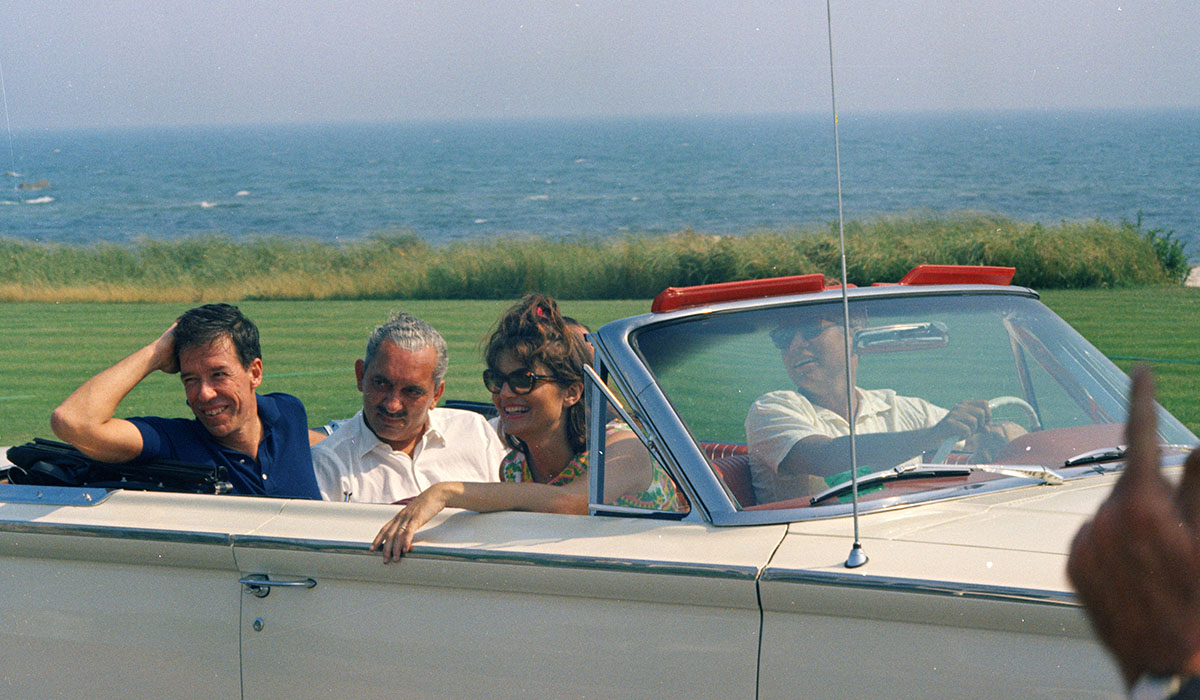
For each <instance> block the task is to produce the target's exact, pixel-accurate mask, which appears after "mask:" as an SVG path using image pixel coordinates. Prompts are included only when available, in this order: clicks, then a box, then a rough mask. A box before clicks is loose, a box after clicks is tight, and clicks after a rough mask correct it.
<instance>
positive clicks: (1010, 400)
mask: <svg viewBox="0 0 1200 700" xmlns="http://www.w3.org/2000/svg"><path fill="white" fill-rule="evenodd" d="M987 404H988V411H989V412H993V411H995V410H996V409H997V408H1003V407H1006V406H1016V407H1017V408H1018V409H1020V411H1021V413H1024V414H1025V418H1026V419H1027V421H1028V423H1027V424H1026V425H1025V428H1026V429H1027V430H1028V431H1029V432H1031V433H1032V432H1035V431H1038V430H1041V429H1042V423H1041V421H1039V420H1038V417H1037V411H1035V410H1033V406H1030V405H1029V402H1028V401H1026V400H1025V399H1023V398H1021V397H1019V396H997V397H995V398H993V399H988V402H987ZM960 440H961V438H956V437H951V438H946V439H945V440H944V441H943V442H942V444H941V445H938V448H937V452H935V453H934V455H933V458H932V459H931V460H930V462H931V463H933V464H945V463H946V458H947V457H949V456H950V452H951V450H953V449H954V446H955V445H957V444H958V443H959V442H960Z"/></svg>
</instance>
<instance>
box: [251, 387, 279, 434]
mask: <svg viewBox="0 0 1200 700" xmlns="http://www.w3.org/2000/svg"><path fill="white" fill-rule="evenodd" d="M254 399H255V401H254V403H255V405H256V406H258V419H259V420H260V421H262V424H263V426H264V427H274V426H275V424H276V423H278V422H279V419H280V417H282V415H283V414H282V413H280V412H279V407H278V406H277V405H275V402H274V401H266V400H264V399H263V397H262V396H260V395H259V394H257V393H256V394H255V395H254Z"/></svg>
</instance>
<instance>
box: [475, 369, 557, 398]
mask: <svg viewBox="0 0 1200 700" xmlns="http://www.w3.org/2000/svg"><path fill="white" fill-rule="evenodd" d="M545 379H555V377H553V376H551V375H549V374H534V373H533V372H530V371H529V370H527V369H519V370H516V371H515V372H510V373H508V374H505V373H503V372H498V371H496V370H494V369H485V370H483V385H484V386H486V387H487V390H488V391H490V392H492V393H493V394H499V393H500V389H502V388H503V387H504V384H505V383H507V384H508V388H509V389H512V392H513V393H514V394H528V393H529V392H531V391H533V388H534V387H535V386H537V383H538V382H539V381H542V380H545Z"/></svg>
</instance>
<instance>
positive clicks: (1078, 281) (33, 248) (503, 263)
mask: <svg viewBox="0 0 1200 700" xmlns="http://www.w3.org/2000/svg"><path fill="white" fill-rule="evenodd" d="M846 242H847V258H848V266H849V267H848V274H849V279H850V282H852V283H854V284H858V285H866V284H871V283H873V282H887V281H896V280H898V279H899V278H900V277H902V276H903V275H904V273H905V272H907V271H908V270H909V269H911V268H912V267H913V266H915V265H917V264H919V263H958V264H975V265H1011V266H1014V267H1016V268H1017V275H1016V278H1015V280H1014V283H1015V284H1019V285H1025V286H1030V287H1034V288H1039V289H1081V288H1096V287H1101V288H1111V287H1132V286H1146V285H1159V284H1178V283H1180V282H1181V281H1182V280H1183V279H1184V277H1185V276H1186V274H1187V271H1188V264H1187V256H1186V254H1185V251H1184V246H1183V244H1182V243H1181V242H1180V241H1178V240H1177V239H1176V238H1174V236H1173V235H1172V234H1171V233H1170V232H1163V231H1161V230H1159V229H1149V230H1147V229H1143V228H1142V226H1141V222H1140V220H1139V221H1136V222H1128V221H1121V222H1119V223H1111V222H1106V221H1101V220H1097V221H1088V222H1061V223H1058V224H1055V225H1043V224H1041V223H1029V222H1018V221H1014V220H1012V219H1009V218H1007V217H1004V216H1001V215H995V214H986V213H973V212H967V213H959V214H955V215H947V216H938V215H925V214H911V215H905V216H894V217H884V218H879V219H875V220H871V221H866V222H862V221H851V222H848V223H847V225H846ZM839 271H840V254H839V251H838V244H837V229H836V226H834V225H830V226H826V227H821V228H816V229H807V230H794V231H760V232H751V233H748V234H745V235H739V236H713V235H706V234H704V233H703V232H697V231H692V230H690V229H689V230H685V231H682V232H679V233H675V234H670V235H660V236H646V235H627V236H623V237H618V238H605V239H599V238H578V237H577V238H549V237H539V236H529V237H521V238H513V239H509V240H506V241H484V242H472V243H452V244H448V245H440V246H434V245H430V244H428V243H427V242H425V241H423V240H422V239H420V238H419V237H418V236H416V235H413V234H380V235H375V236H372V237H369V238H365V239H361V240H358V241H355V242H350V243H340V244H339V243H324V242H320V241H316V240H313V239H297V238H286V237H263V238H254V239H250V240H242V241H239V240H234V239H231V238H228V237H223V236H199V237H191V238H186V239H182V240H177V241H161V240H149V239H140V240H136V241H133V242H131V243H130V244H128V245H117V244H111V243H106V244H97V245H92V246H69V245H53V244H41V243H31V242H25V241H20V240H16V239H0V300H2V301H156V302H194V301H204V300H214V299H220V300H319V299H396V298H404V299H511V298H514V297H517V296H520V295H521V294H522V293H524V292H527V291H531V290H537V291H541V292H545V293H548V294H551V295H554V296H556V297H559V298H562V299H629V298H649V297H653V296H654V295H655V294H657V293H658V292H659V291H661V290H662V289H663V288H664V287H666V286H670V285H691V284H704V283H711V282H724V281H730V280H739V279H750V278H756V277H777V276H781V275H792V274H800V273H809V272H823V273H825V274H826V275H827V276H831V277H835V276H837V275H838V274H839Z"/></svg>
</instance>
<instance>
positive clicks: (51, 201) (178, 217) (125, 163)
mask: <svg viewBox="0 0 1200 700" xmlns="http://www.w3.org/2000/svg"><path fill="white" fill-rule="evenodd" d="M839 130H840V138H841V155H842V176H843V197H844V210H845V215H846V217H847V218H852V219H853V218H857V219H867V218H871V217H874V216H878V215H885V214H896V213H905V212H912V211H929V212H950V211H957V210H965V209H969V210H985V211H992V212H998V213H1001V214H1005V215H1008V216H1011V217H1013V218H1016V219H1019V220H1027V221H1041V222H1044V223H1047V224H1054V223H1058V222H1059V221H1061V220H1079V219H1093V218H1097V217H1098V218H1103V219H1107V220H1110V221H1114V222H1116V221H1120V220H1121V219H1122V218H1125V219H1129V220H1133V219H1136V218H1137V216H1138V215H1139V212H1140V213H1141V216H1142V221H1143V226H1145V227H1159V228H1162V229H1166V230H1172V231H1174V232H1175V234H1176V235H1177V237H1179V238H1180V239H1182V240H1184V241H1186V242H1188V244H1189V248H1188V252H1189V255H1190V256H1191V257H1192V258H1193V259H1195V258H1197V257H1200V110H1192V111H1169V112H1168V111H1163V112H1038V113H1015V112H1013V113H1010V112H1006V113H957V114H920V115H879V114H876V115H843V117H842V119H841V123H840V126H839ZM5 136H7V135H5ZM5 140H7V139H5ZM10 144H11V150H9V149H8V148H0V172H2V171H11V172H8V173H6V175H5V176H4V177H3V178H2V179H0V185H2V189H0V237H9V238H16V239H24V240H36V241H51V242H59V243H70V244H88V243H92V242H98V241H105V242H120V241H128V240H133V239H137V238H152V239H172V238H177V237H181V236H189V235H195V234H202V233H222V234H226V235H228V236H231V237H234V238H244V237H250V236H260V235H267V234H271V235H283V236H307V237H312V238H317V239H321V240H328V241H346V240H353V239H357V238H361V237H364V236H368V235H371V234H374V233H380V232H393V233H394V232H411V233H415V234H417V235H418V236H420V237H422V238H423V239H425V240H426V241H429V242H430V243H434V244H437V243H442V242H447V241H456V240H465V239H466V240H470V239H491V238H495V237H502V236H512V235H529V234H536V235H544V236H555V237H557V236H576V235H584V236H590V237H597V238H601V237H605V236H613V235H624V234H626V233H630V232H634V233H643V232H644V233H664V232H673V231H679V230H682V229H684V228H686V227H691V228H693V229H695V230H697V231H702V232H707V233H715V234H738V233H745V232H751V231H756V230H763V229H791V228H795V227H804V226H810V225H816V224H824V223H826V222H829V221H833V220H835V219H836V216H837V196H836V194H837V190H836V178H835V167H834V150H833V128H832V125H831V123H830V119H829V118H828V117H820V116H763V117H708V118H700V117H697V118H657V119H651V118H647V119H629V118H623V119H615V118H614V119H575V120H558V121H494V122H452V123H407V124H404V123H400V124H369V125H368V124H343V125H320V126H252V127H239V128H233V127H192V128H170V129H167V128H158V129H113V130H75V131H42V130H37V131H16V132H13V133H12V134H11V142H10ZM3 145H9V144H3ZM6 156H7V157H6ZM14 173H15V174H14ZM43 178H44V179H46V180H48V181H49V183H50V187H49V188H48V189H40V190H19V189H17V185H18V184H19V183H29V182H35V181H37V180H40V179H43Z"/></svg>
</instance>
